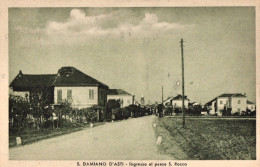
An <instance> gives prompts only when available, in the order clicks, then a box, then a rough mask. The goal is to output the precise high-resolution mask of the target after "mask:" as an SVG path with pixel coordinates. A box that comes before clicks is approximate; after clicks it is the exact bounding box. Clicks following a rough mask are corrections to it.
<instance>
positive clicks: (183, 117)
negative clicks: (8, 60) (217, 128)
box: [181, 39, 185, 128]
mask: <svg viewBox="0 0 260 167" xmlns="http://www.w3.org/2000/svg"><path fill="white" fill-rule="evenodd" d="M181 63H182V127H183V128H184V127H185V112H184V98H185V95H184V56H183V39H181Z"/></svg>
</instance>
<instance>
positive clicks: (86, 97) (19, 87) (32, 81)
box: [10, 67, 109, 108]
mask: <svg viewBox="0 0 260 167" xmlns="http://www.w3.org/2000/svg"><path fill="white" fill-rule="evenodd" d="M10 88H11V89H12V90H13V93H14V94H16V95H17V94H23V93H25V92H26V93H28V95H29V96H30V95H31V94H33V93H39V94H41V97H42V98H45V99H46V100H48V102H49V103H50V104H55V105H58V104H59V103H60V102H61V101H63V100H65V99H67V100H72V106H73V107H76V108H86V107H91V106H93V105H100V106H105V105H106V102H107V91H108V88H109V87H108V86H107V85H105V84H103V83H101V82H100V81H98V80H96V79H94V78H92V77H90V76H88V75H87V74H84V73H83V72H81V71H79V70H78V69H76V68H74V67H62V68H61V69H59V71H58V73H57V74H40V75H32V74H23V73H22V72H21V71H20V72H19V74H18V75H17V76H16V77H15V79H14V80H13V81H12V83H11V84H10Z"/></svg>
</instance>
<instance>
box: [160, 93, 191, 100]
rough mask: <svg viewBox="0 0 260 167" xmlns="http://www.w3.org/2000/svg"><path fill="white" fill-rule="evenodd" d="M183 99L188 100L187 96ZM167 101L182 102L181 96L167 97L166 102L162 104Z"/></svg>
mask: <svg viewBox="0 0 260 167" xmlns="http://www.w3.org/2000/svg"><path fill="white" fill-rule="evenodd" d="M184 99H186V100H189V99H188V98H187V96H184ZM168 100H182V95H180V94H178V95H177V96H175V97H173V96H172V97H168V98H167V99H166V100H164V101H163V102H166V101H168Z"/></svg>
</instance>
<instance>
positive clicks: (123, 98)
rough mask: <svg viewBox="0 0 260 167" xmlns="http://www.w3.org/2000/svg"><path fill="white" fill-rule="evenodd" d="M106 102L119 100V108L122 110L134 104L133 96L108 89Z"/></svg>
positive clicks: (121, 91) (119, 90)
mask: <svg viewBox="0 0 260 167" xmlns="http://www.w3.org/2000/svg"><path fill="white" fill-rule="evenodd" d="M108 100H120V103H121V108H124V107H127V106H129V105H131V104H133V103H134V95H132V94H130V93H128V92H126V91H124V90H122V89H109V90H108V94H107V101H108Z"/></svg>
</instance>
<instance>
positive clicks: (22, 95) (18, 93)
mask: <svg viewBox="0 0 260 167" xmlns="http://www.w3.org/2000/svg"><path fill="white" fill-rule="evenodd" d="M10 93H11V92H10ZM11 94H12V95H15V96H21V97H25V95H26V94H28V96H29V91H13V92H12V93H11Z"/></svg>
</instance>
